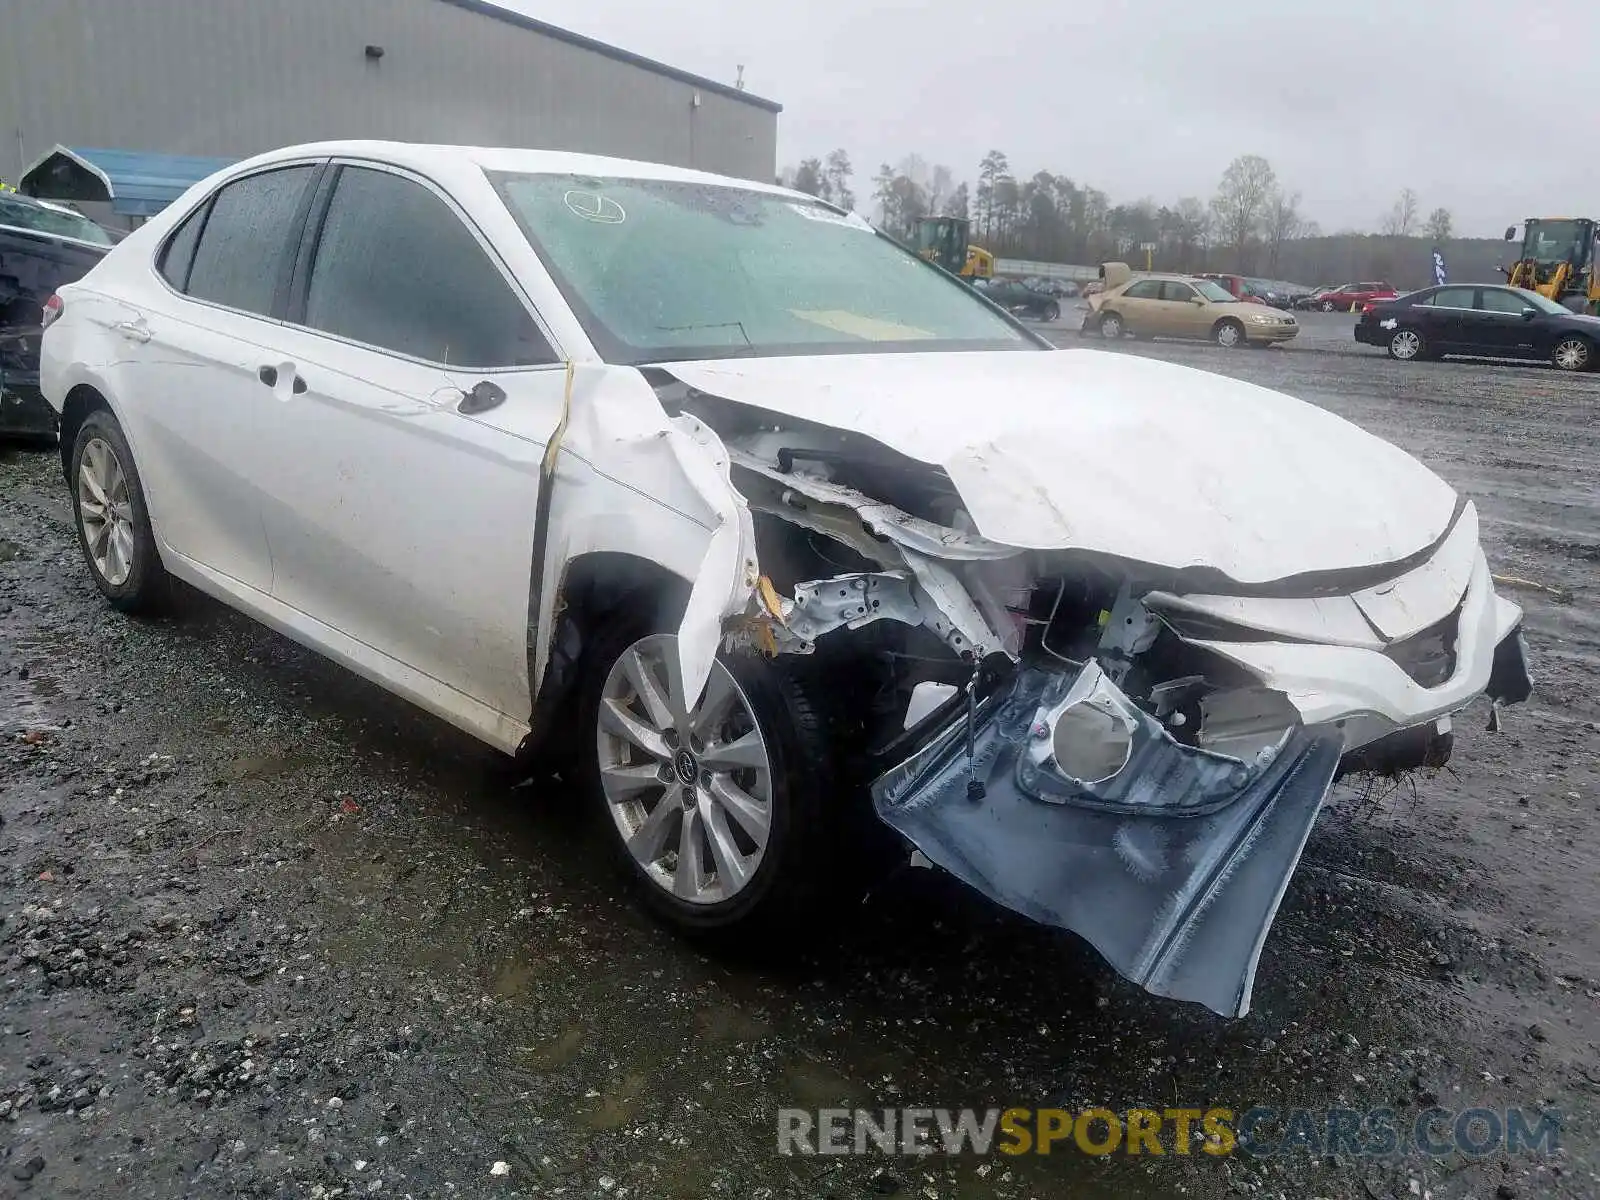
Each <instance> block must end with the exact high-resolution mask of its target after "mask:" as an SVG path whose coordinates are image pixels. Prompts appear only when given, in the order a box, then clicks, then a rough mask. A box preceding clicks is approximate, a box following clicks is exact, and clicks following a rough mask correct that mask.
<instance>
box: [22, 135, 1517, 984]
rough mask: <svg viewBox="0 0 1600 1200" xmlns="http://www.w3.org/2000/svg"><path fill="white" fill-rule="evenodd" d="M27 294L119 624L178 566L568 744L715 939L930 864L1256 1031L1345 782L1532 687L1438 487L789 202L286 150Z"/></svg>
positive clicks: (331, 150) (1412, 760) (577, 161)
mask: <svg viewBox="0 0 1600 1200" xmlns="http://www.w3.org/2000/svg"><path fill="white" fill-rule="evenodd" d="M47 312H48V314H49V316H50V321H49V325H48V328H47V330H46V333H45V338H44V358H43V371H42V375H43V385H44V391H45V394H46V395H47V396H48V398H49V399H50V401H51V403H52V404H53V405H55V406H56V408H57V409H58V410H59V411H60V413H61V423H62V453H63V467H64V470H65V472H66V477H67V481H68V484H69V487H70V489H71V492H72V496H73V501H74V510H75V513H76V516H77V522H78V529H79V534H80V540H81V543H82V547H83V552H84V558H85V561H86V563H87V565H88V568H89V571H90V574H91V576H92V577H93V578H94V580H95V582H96V584H97V585H98V586H99V587H100V589H101V591H102V592H103V593H104V594H105V595H106V596H107V597H108V598H109V599H110V600H111V602H112V603H114V604H116V605H118V606H119V607H123V608H126V609H148V608H150V607H153V606H157V605H159V604H160V602H161V600H162V599H163V597H164V595H165V594H166V591H167V589H168V587H169V586H170V582H171V580H172V579H174V578H175V579H178V580H182V581H185V582H187V583H188V584H190V585H193V586H195V587H198V588H200V589H202V590H204V591H206V592H209V593H211V594H212V595H215V596H217V597H220V598H221V599H222V600H223V601H224V602H226V603H228V604H230V605H232V606H234V607H236V608H238V609H240V610H242V611H243V612H245V613H248V614H250V615H251V616H253V617H255V618H257V619H259V620H261V621H263V622H265V623H266V624H268V625H270V626H272V627H273V628H276V629H278V630H280V631H282V632H283V633H285V634H287V635H288V636H290V637H292V638H295V639H297V640H299V641H301V642H303V643H304V644H306V645H308V646H310V647H312V648H314V649H316V650H318V651H320V652H321V653H323V654H325V655H327V656H329V657H330V658H332V659H334V660H335V661H338V662H340V663H343V664H345V665H346V666H348V667H350V668H351V669H353V670H355V671H357V672H359V673H360V674H362V675H364V676H366V677H367V678H369V679H372V680H375V681H377V682H378V683H380V684H382V685H383V686H385V687H387V688H389V689H390V690H392V691H394V692H396V693H397V694H399V695H401V696H404V697H406V698H408V699H410V700H411V701H413V702H415V703H417V704H418V705H420V706H422V707H423V708H425V709H427V710H428V711H430V712H433V713H435V714H437V715H438V716H440V717H442V718H444V719H446V720H448V721H451V722H452V723H454V724H455V725H457V726H459V727H460V728H462V729H465V730H467V731H469V732H470V733H472V734H474V735H475V736H477V737H479V738H481V739H482V740H484V741H485V742H487V743H489V744H491V745H493V746H496V747H498V748H500V749H502V750H504V751H507V752H520V753H524V754H529V755H544V756H546V757H547V758H550V759H552V760H555V761H560V762H562V763H563V765H564V767H565V768H566V769H567V770H569V771H570V772H571V773H572V774H573V776H574V777H575V778H577V779H579V780H580V781H581V783H582V785H583V789H584V792H585V794H586V795H587V797H588V799H589V801H590V802H591V803H593V804H594V805H595V806H596V807H597V809H598V810H599V811H601V812H603V813H604V814H605V826H606V828H607V830H608V835H614V840H615V844H616V848H617V851H618V853H619V857H620V860H621V861H622V862H623V863H624V864H625V866H626V869H627V870H628V871H629V872H631V874H632V877H633V878H634V880H635V881H636V882H637V884H638V886H639V890H640V892H641V893H642V895H643V896H644V897H645V899H646V900H647V901H648V902H649V904H650V905H651V906H652V907H653V908H654V909H655V910H656V911H657V912H658V913H659V914H661V915H663V916H664V917H666V918H668V919H669V920H670V921H672V922H673V923H675V924H676V925H677V926H679V927H681V928H684V929H687V930H700V931H707V930H730V929H742V930H747V931H748V930H757V929H762V930H765V929H771V928H773V927H774V926H775V924H776V923H780V922H791V921H794V920H796V919H799V920H808V919H811V920H814V918H815V916H816V914H817V913H819V912H820V911H821V910H822V909H823V908H824V907H827V906H832V905H835V904H836V903H837V902H838V901H839V900H840V899H844V898H848V897H849V896H851V895H855V894H859V890H860V889H861V887H862V886H863V884H864V883H865V882H866V881H868V880H870V878H871V876H872V871H873V869H874V868H875V866H876V865H878V864H879V862H880V858H879V854H880V850H881V849H882V847H883V846H884V845H885V844H887V845H888V846H889V847H890V848H891V849H892V850H893V851H894V852H896V853H899V854H906V853H909V852H910V851H911V849H912V848H915V849H916V850H918V851H920V852H921V854H922V855H923V856H925V857H926V859H927V860H929V861H931V862H932V863H933V864H936V865H937V866H938V867H940V868H942V869H944V870H945V871H948V872H950V873H951V874H952V875H954V876H956V877H958V878H959V879H961V880H963V881H965V882H966V883H968V884H970V885H971V886H972V887H973V888H975V889H977V890H978V891H980V892H982V893H983V894H984V895H986V896H988V897H990V898H992V899H993V900H995V901H997V902H999V903H1000V904H1003V905H1005V906H1007V907H1009V908H1011V909H1014V910H1016V911H1017V912H1019V913H1022V914H1025V915H1026V916H1028V917H1031V918H1033V919H1035V920H1037V921H1041V922H1044V923H1047V924H1050V925H1055V926H1060V927H1063V928H1066V929H1070V930H1073V931H1075V932H1076V933H1078V934H1080V935H1081V936H1082V937H1084V938H1085V939H1087V940H1088V941H1089V942H1090V943H1091V944H1093V945H1094V946H1095V947H1096V948H1097V949H1098V951H1099V952H1100V953H1101V954H1102V955H1103V956H1104V957H1105V958H1106V960H1107V961H1108V962H1109V963H1110V964H1111V965H1112V966H1113V967H1114V968H1116V970H1118V971H1119V972H1121V973H1122V974H1123V975H1125V976H1127V977H1128V978H1129V979H1132V980H1134V981H1135V982H1137V983H1139V984H1141V985H1142V986H1144V987H1146V988H1148V989H1150V990H1151V991H1153V992H1155V993H1157V994H1160V995H1163V996H1169V997H1174V998H1179V999H1183V1000H1189V1001H1195V1002H1198V1003H1201V1004H1204V1005H1206V1006H1208V1007H1210V1008H1212V1009H1214V1010H1215V1011H1217V1012H1219V1013H1222V1014H1225V1015H1242V1014H1243V1013H1244V1012H1246V1011H1247V1009H1248V1007H1249V1001H1250V993H1251V987H1252V981H1253V977H1254V972H1255V969H1256V964H1257V961H1258V959H1259V956H1260V953H1261V949H1262V945H1263V942H1264V940H1265V938H1266V935H1267V932H1268V929H1269V928H1270V926H1271V923H1272V920H1273V916H1274V914H1275V912H1276V910H1277V907H1278V904H1279V901H1280V899H1281V897H1282V895H1283V893H1284V889H1285V887H1286V886H1287V883H1288V880H1289V878H1290V876H1291V874H1292V873H1293V871H1294V868H1295V865H1296V863H1297V861H1298V859H1299V856H1300V853H1301V849H1302V847H1303V846H1304V844H1305V841H1306V838H1307V835H1308V833H1309V831H1310V828H1311V826H1312V823H1313V821H1314V820H1315V819H1316V816H1317V813H1318V810H1319V809H1320V807H1321V805H1322V803H1323V800H1324V797H1325V795H1326V794H1327V791H1328V789H1329V787H1330V785H1331V783H1332V782H1333V780H1334V779H1335V778H1336V777H1337V776H1338V775H1339V774H1340V773H1341V772H1342V771H1350V770H1358V771H1368V772H1381V773H1388V774H1392V773H1398V772H1403V771H1407V770H1411V769H1415V768H1420V767H1426V766H1434V765H1438V764H1440V763H1442V762H1444V761H1445V759H1446V758H1447V757H1448V756H1449V753H1450V736H1451V735H1450V722H1451V720H1452V717H1453V715H1454V714H1456V713H1458V712H1459V711H1460V710H1461V709H1462V708H1463V707H1465V706H1466V705H1468V704H1470V703H1472V702H1474V701H1476V700H1478V699H1480V698H1482V697H1484V696H1487V697H1488V698H1489V700H1490V702H1491V703H1493V704H1494V705H1496V706H1498V705H1500V704H1503V703H1514V702H1516V701H1519V700H1522V699H1524V698H1526V697H1527V695H1528V694H1529V691H1530V686H1531V685H1530V682H1529V677H1528V673H1527V669H1526V664H1525V660H1524V648H1523V643H1522V637H1521V632H1520V630H1521V614H1520V612H1519V610H1518V609H1517V607H1516V606H1515V605H1513V604H1511V603H1510V602H1508V601H1507V600H1505V599H1503V598H1501V597H1500V596H1498V595H1496V593H1495V590H1494V587H1493V584H1492V581H1491V578H1490V575H1489V569H1488V566H1487V564H1486V562H1485V559H1484V555H1483V551H1482V549H1481V548H1480V545H1479V537H1478V523H1477V514H1476V512H1475V510H1474V508H1473V506H1472V504H1471V502H1470V501H1467V500H1465V499H1463V498H1462V497H1460V496H1458V495H1457V494H1456V493H1455V492H1454V491H1453V490H1452V489H1451V488H1450V487H1449V486H1447V485H1446V484H1445V483H1444V482H1443V481H1442V480H1440V479H1439V478H1438V477H1436V476H1435V475H1434V474H1433V473H1432V472H1430V471H1428V470H1427V469H1426V468H1424V467H1423V466H1422V465H1421V464H1419V463H1418V462H1416V461H1415V460H1414V459H1412V458H1411V457H1409V456H1408V455H1406V454H1405V453H1403V452H1402V451H1400V450H1398V449H1396V448H1395V447H1393V446H1391V445H1389V444H1387V443H1385V442H1383V441H1381V440H1379V439H1377V438H1375V437H1372V436H1370V435H1368V434H1366V433H1364V432H1363V431H1361V430H1360V429H1358V428H1356V427H1355V426H1353V425H1351V424H1349V423H1347V422H1345V421H1343V420H1341V419H1340V418H1338V417H1335V416H1333V415H1331V414H1329V413H1327V412H1324V411H1322V410H1320V409H1318V408H1316V407H1313V406H1311V405H1308V404H1304V403H1301V402H1299V401H1297V400H1294V399H1292V398H1289V397H1287V396H1284V395H1281V394H1279V393H1275V392H1271V391H1268V390H1265V389H1262V388H1258V387H1253V386H1251V385H1248V384H1244V383H1239V382H1236V381H1233V380H1229V379H1224V378H1221V377H1219V376H1215V375H1211V374H1207V373H1204V372H1200V371H1195V370H1191V369H1187V368H1184V367H1179V366H1174V365H1169V364H1164V363H1160V362H1156V361H1153V360H1146V359H1141V358H1133V357H1127V356H1121V355H1114V354H1108V353H1104V352H1099V351H1094V350H1087V349H1079V350H1057V349H1055V348H1054V347H1052V346H1051V345H1050V344H1049V343H1048V342H1046V341H1044V340H1043V339H1041V338H1039V337H1038V336H1037V335H1036V334H1034V333H1032V332H1030V331H1029V330H1028V329H1026V328H1025V327H1024V326H1022V325H1021V324H1019V323H1018V322H1017V321H1016V320H1015V319H1014V318H1013V317H1011V316H1010V315H1009V314H1006V313H1004V312H1002V311H999V310H997V309H996V308H995V307H994V306H992V305H989V304H986V303H984V302H983V301H982V300H980V299H978V298H977V297H975V296H973V295H972V294H971V293H970V291H969V290H968V289H967V288H966V287H965V286H963V285H962V284H961V283H960V282H958V281H957V280H954V279H952V278H950V277H948V276H947V275H945V274H944V273H942V272H940V271H939V270H938V269H936V268H934V267H932V266H929V265H928V264H926V263H924V262H922V261H921V260H920V259H918V258H917V257H916V256H915V255H913V254H910V253H909V252H907V251H905V250H903V249H902V248H900V247H899V246H898V245H896V244H895V243H894V242H893V241H892V240H890V239H889V238H886V237H884V236H882V235H881V234H879V233H878V232H877V231H875V230H874V229H873V228H872V227H871V226H870V225H869V224H867V223H866V222H865V221H863V220H861V219H860V218H859V217H857V216H854V215H852V214H849V213H846V212H843V211H840V210H838V209H836V208H834V207H831V206H830V205H828V204H826V203H823V202H820V201H818V200H816V199H815V198H813V197H810V196H806V195H802V194H799V193H795V192H789V191H785V190H783V189H780V188H775V187H768V186H763V185H759V184H752V183H747V182H740V181H736V180H731V179H723V178H719V177H715V176H710V175H705V174H700V173H695V172H689V171H683V170H678V169H675V168H669V167H663V166H652V165H647V164H640V163H629V162H621V161H616V160H607V159H601V158H592V157H587V156H575V155H565V154H554V153H543V152H531V151H520V150H517V151H513V150H487V149H468V148H449V147H420V146H406V145H399V144H392V143H369V142H355V143H338V144H322V145H314V146H302V147H295V148H290V149H286V150H282V151H277V152H274V153H272V154H269V155H264V156H262V157H260V158H257V159H254V160H252V161H250V162H247V163H241V164H238V165H236V166H233V167H231V168H229V169H228V170H227V171H225V172H222V173H221V174H219V175H217V176H215V177H213V178H212V179H210V180H207V181H206V182H204V183H202V184H200V185H197V186H196V188H194V189H193V190H192V191H191V192H190V193H189V194H188V195H187V196H185V197H184V198H183V199H182V200H180V201H179V202H178V203H177V204H175V205H174V206H172V208H171V209H169V210H168V211H167V212H165V213H163V214H162V215H160V216H159V217H157V218H156V219H154V220H152V221H150V222H149V223H148V224H147V225H145V226H144V227H142V228H140V229H139V230H138V231H136V232H135V233H134V234H132V235H131V236H130V237H129V238H128V239H127V240H126V241H125V242H123V243H122V244H120V245H119V246H118V247H117V248H115V249H114V250H112V251H111V253H110V254H109V255H108V256H107V257H106V259H105V260H104V261H103V262H102V263H101V264H100V265H99V266H97V267H96V268H95V269H94V270H93V271H91V272H90V273H89V275H88V276H87V277H86V278H85V279H84V280H82V281H81V282H79V283H76V284H73V285H70V286H67V287H63V288H62V289H61V290H60V292H59V294H58V296H56V297H55V298H53V299H52V300H51V302H50V307H49V309H48V310H47Z"/></svg>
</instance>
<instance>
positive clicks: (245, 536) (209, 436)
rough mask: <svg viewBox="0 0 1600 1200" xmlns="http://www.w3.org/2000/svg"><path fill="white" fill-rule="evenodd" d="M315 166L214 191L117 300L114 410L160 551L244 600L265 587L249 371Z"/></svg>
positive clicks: (270, 330)
mask: <svg viewBox="0 0 1600 1200" xmlns="http://www.w3.org/2000/svg"><path fill="white" fill-rule="evenodd" d="M321 171H322V164H321V163H320V162H312V163H300V164H293V165H289V166H278V167H273V168H271V169H268V170H263V171H259V172H256V173H254V174H251V175H246V176H244V177H243V178H240V179H235V180H232V181H231V182H229V183H227V184H225V185H223V186H222V187H221V188H220V189H219V190H218V191H217V193H216V194H215V195H214V196H213V197H211V198H210V199H209V200H208V201H207V202H206V203H205V204H203V205H201V206H200V208H198V209H196V210H195V212H194V213H192V214H191V215H190V216H189V217H188V218H187V219H186V220H185V221H183V222H182V223H181V224H180V225H179V226H178V227H177V229H175V230H174V231H173V233H172V234H171V235H170V236H169V237H168V239H167V241H166V242H165V243H164V244H163V246H162V247H161V249H160V250H159V251H158V254H157V259H156V263H155V267H156V279H155V280H153V281H152V282H151V284H150V285H149V286H146V287H143V288H141V289H139V291H138V292H137V294H133V295H123V296H120V297H118V301H117V307H118V308H119V309H120V311H119V312H117V313H116V320H115V321H114V322H113V326H112V327H113V329H114V330H115V331H116V333H117V334H118V336H119V338H120V340H121V343H122V346H123V357H122V359H121V360H120V361H119V363H118V364H117V368H116V370H117V379H118V387H119V396H118V398H119V400H120V401H122V402H123V405H122V406H123V416H124V418H125V419H126V420H127V421H128V422H129V423H130V425H131V426H132V428H131V429H130V431H129V436H130V439H131V440H132V442H133V444H134V446H135V447H136V449H137V452H138V455H139V470H140V474H141V475H142V476H143V479H144V484H145V490H146V494H147V499H148V501H149V504H150V512H151V518H152V523H153V525H154V526H155V529H156V532H157V535H158V536H159V538H160V540H161V542H162V544H163V546H164V547H165V548H166V549H167V550H170V551H173V552H175V553H177V554H178V555H181V556H182V557H183V558H185V559H188V560H190V561H191V562H193V563H196V564H198V565H199V566H201V567H204V568H206V569H207V570H209V571H212V572H215V573H217V574H219V575H222V576H225V577H226V578H227V579H229V580H232V581H234V582H235V583H241V584H244V585H246V586H247V587H249V588H253V589H255V590H257V591H261V592H267V591H269V590H270V588H271V586H272V559H271V556H270V554H269V553H268V551H267V539H266V535H265V533H264V532H263V529H262V514H261V490H260V489H261V484H262V467H263V465H264V464H263V463H262V461H261V455H260V444H259V441H258V438H259V430H260V420H261V416H262V412H263V410H264V409H265V407H266V402H267V399H268V397H267V395H266V392H265V389H264V388H263V387H262V386H261V381H260V379H259V378H258V375H257V371H258V368H259V364H260V363H262V362H265V361H269V360H270V359H271V358H272V357H273V356H274V355H276V354H278V353H279V351H277V350H276V349H275V342H276V339H277V338H278V336H279V335H281V333H282V330H283V326H282V324H281V322H280V321H279V320H278V319H277V316H276V315H275V314H276V313H277V312H279V311H280V310H281V304H282V301H283V298H284V296H285V294H286V288H287V284H288V279H289V274H288V272H289V266H290V264H291V263H292V261H293V251H294V247H295V243H296V240H297V239H298V236H299V230H300V226H301V224H302V222H303V221H304V219H305V213H306V211H307V210H308V208H309V206H310V202H311V195H312V192H313V191H314V189H315V184H316V180H317V178H318V176H319V174H320V172H321Z"/></svg>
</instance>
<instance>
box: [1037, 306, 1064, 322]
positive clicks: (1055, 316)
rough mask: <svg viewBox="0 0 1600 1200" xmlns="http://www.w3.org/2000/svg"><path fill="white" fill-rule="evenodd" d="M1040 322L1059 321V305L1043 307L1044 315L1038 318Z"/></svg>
mask: <svg viewBox="0 0 1600 1200" xmlns="http://www.w3.org/2000/svg"><path fill="white" fill-rule="evenodd" d="M1040 320H1043V321H1046V322H1050V321H1059V320H1061V306H1060V305H1059V304H1047V305H1045V306H1044V315H1043V316H1042V317H1041V318H1040Z"/></svg>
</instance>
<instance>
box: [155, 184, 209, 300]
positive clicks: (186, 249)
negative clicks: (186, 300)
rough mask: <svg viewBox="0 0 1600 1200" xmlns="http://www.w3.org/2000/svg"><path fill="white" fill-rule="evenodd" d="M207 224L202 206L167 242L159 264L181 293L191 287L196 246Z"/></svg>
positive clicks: (168, 279) (203, 206)
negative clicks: (201, 229) (190, 273)
mask: <svg viewBox="0 0 1600 1200" xmlns="http://www.w3.org/2000/svg"><path fill="white" fill-rule="evenodd" d="M205 222H206V206H205V205H204V204H202V205H201V206H200V207H199V208H197V209H195V210H194V212H192V213H190V214H189V216H188V219H187V220H185V221H184V222H183V224H182V225H179V226H178V231H177V232H176V233H174V234H173V235H172V237H170V238H169V239H168V240H167V245H166V248H165V249H164V250H162V251H161V261H160V262H159V263H158V264H157V267H158V269H159V270H160V271H161V274H162V276H163V277H164V278H165V279H166V281H167V282H168V283H170V284H171V285H172V286H173V287H175V288H177V289H178V290H179V291H180V292H182V291H187V290H188V287H189V267H190V266H191V265H192V264H193V262H194V250H195V246H196V245H198V244H199V241H200V227H201V226H202V225H204V224H205Z"/></svg>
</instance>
